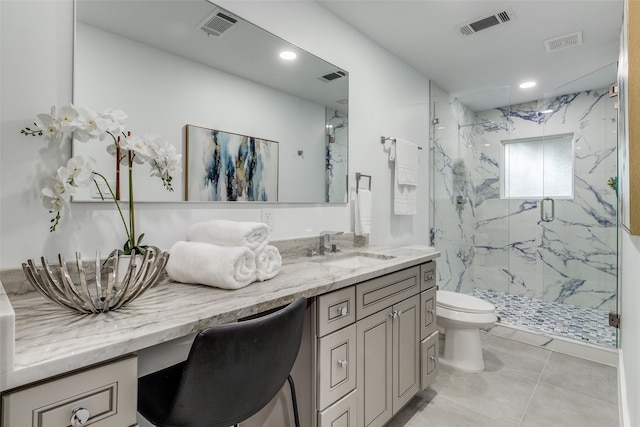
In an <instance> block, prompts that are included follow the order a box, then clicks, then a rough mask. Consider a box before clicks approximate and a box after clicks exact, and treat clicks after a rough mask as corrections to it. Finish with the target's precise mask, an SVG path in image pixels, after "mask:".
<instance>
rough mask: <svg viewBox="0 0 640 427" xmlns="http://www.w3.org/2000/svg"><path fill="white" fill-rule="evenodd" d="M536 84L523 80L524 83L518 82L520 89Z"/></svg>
mask: <svg viewBox="0 0 640 427" xmlns="http://www.w3.org/2000/svg"><path fill="white" fill-rule="evenodd" d="M535 85H536V82H524V83H520V89H529V88H531V87H534V86H535Z"/></svg>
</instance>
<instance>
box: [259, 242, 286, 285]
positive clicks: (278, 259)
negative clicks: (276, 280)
mask: <svg viewBox="0 0 640 427" xmlns="http://www.w3.org/2000/svg"><path fill="white" fill-rule="evenodd" d="M281 267H282V256H280V251H278V248H276V247H275V246H271V245H267V246H265V247H264V249H262V250H261V251H260V252H258V253H257V254H256V277H257V279H258V280H260V281H261V282H262V281H264V280H269V279H271V278H273V277H275V276H276V274H278V273H279V272H280V268H281Z"/></svg>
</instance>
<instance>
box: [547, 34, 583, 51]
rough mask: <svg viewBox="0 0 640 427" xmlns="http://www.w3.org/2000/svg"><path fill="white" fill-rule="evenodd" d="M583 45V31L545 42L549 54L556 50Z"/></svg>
mask: <svg viewBox="0 0 640 427" xmlns="http://www.w3.org/2000/svg"><path fill="white" fill-rule="evenodd" d="M581 44H582V31H576V32H575V33H571V34H567V35H565V36H560V37H556V38H554V39H549V40H545V41H544V47H545V49H547V52H555V51H556V50H561V49H566V48H568V47H573V46H578V45H581Z"/></svg>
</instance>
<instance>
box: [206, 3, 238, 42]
mask: <svg viewBox="0 0 640 427" xmlns="http://www.w3.org/2000/svg"><path fill="white" fill-rule="evenodd" d="M237 23H238V18H236V17H234V16H232V15H231V14H230V13H229V12H227V11H226V10H222V9H216V10H214V11H213V13H211V14H209V16H207V17H206V18H204V19H203V20H202V21H201V22H200V23H199V24H198V26H199V27H200V29H201V30H202V31H204V32H205V33H207V34H208V35H210V36H215V37H222V36H224V35H225V34H227V33H228V32H229V31H230V30H231V29H232V28H233V26H234V25H235V24H237Z"/></svg>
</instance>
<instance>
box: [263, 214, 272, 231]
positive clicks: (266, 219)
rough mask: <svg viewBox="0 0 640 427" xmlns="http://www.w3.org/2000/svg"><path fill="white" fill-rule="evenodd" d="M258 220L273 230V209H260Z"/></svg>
mask: <svg viewBox="0 0 640 427" xmlns="http://www.w3.org/2000/svg"><path fill="white" fill-rule="evenodd" d="M260 220H261V221H262V222H264V223H265V224H267V225H268V226H269V229H270V230H271V231H273V209H262V210H260Z"/></svg>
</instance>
